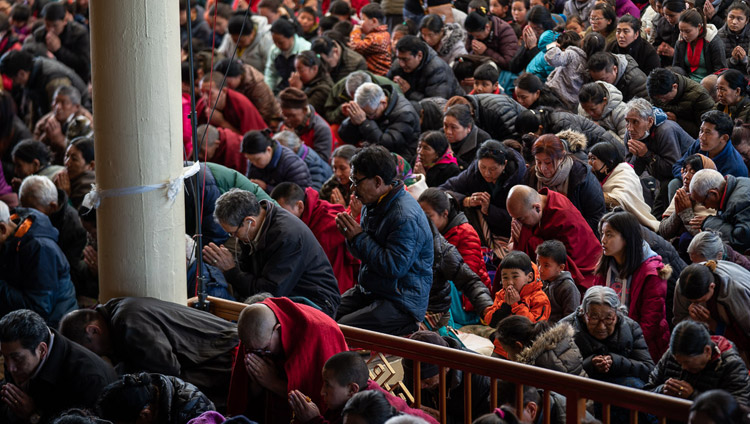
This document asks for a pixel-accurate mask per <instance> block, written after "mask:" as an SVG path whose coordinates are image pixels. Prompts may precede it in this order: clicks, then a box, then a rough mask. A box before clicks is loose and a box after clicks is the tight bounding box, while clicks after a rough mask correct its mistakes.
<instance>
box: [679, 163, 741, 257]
mask: <svg viewBox="0 0 750 424" xmlns="http://www.w3.org/2000/svg"><path fill="white" fill-rule="evenodd" d="M690 198H691V199H692V201H693V203H696V204H701V205H703V206H705V207H707V208H713V209H716V211H717V214H716V215H714V216H708V217H695V218H694V219H693V221H695V222H694V225H696V226H700V228H701V229H702V230H711V229H712V230H718V231H719V232H721V237H722V239H723V240H724V241H725V242H727V243H729V245H730V246H732V248H734V249H736V250H738V251H739V252H740V253H745V251H747V250H748V249H750V178H745V177H734V176H732V175H727V176H726V177H725V176H723V175H721V173H720V172H719V171H715V170H713V169H702V170H700V171H698V172H696V173H695V176H693V180H692V181H690ZM691 223H693V222H692V221H691Z"/></svg>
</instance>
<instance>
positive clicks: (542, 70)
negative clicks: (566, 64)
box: [522, 29, 560, 82]
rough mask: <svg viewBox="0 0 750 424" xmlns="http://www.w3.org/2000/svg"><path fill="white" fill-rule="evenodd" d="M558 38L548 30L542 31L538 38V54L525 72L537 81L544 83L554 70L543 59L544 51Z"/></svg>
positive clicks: (555, 33) (556, 34)
mask: <svg viewBox="0 0 750 424" xmlns="http://www.w3.org/2000/svg"><path fill="white" fill-rule="evenodd" d="M559 36H560V33H558V32H555V31H552V30H550V29H548V30H546V31H544V32H543V33H542V35H540V36H539V41H537V48H538V50H539V52H538V53H537V54H536V55H535V56H534V58H533V59H531V61H530V62H529V64H528V65H526V72H528V73H530V74H534V75H536V76H538V77H539V79H540V80H542V82H544V81H546V80H547V76H548V75H549V74H550V73H551V72H552V71H553V70H554V69H555V67H554V66H552V65H550V64H549V62H547V60H546V59H545V58H544V53H545V51H544V49H545V48H546V47H547V45H549V44H550V43H553V42H554V41H555V40H557V37H559ZM522 48H525V47H522Z"/></svg>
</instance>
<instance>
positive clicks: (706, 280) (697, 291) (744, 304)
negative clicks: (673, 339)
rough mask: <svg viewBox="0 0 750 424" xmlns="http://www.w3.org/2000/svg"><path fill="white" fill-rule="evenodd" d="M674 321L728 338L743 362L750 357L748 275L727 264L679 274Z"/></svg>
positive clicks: (712, 264) (709, 264)
mask: <svg viewBox="0 0 750 424" xmlns="http://www.w3.org/2000/svg"><path fill="white" fill-rule="evenodd" d="M677 288H678V290H677V293H675V302H674V321H675V322H676V323H677V322H680V321H684V320H687V319H692V320H693V321H699V322H701V323H704V324H706V325H707V326H708V329H709V330H710V331H711V332H712V333H713V334H715V335H720V336H724V337H726V338H728V339H729V340H731V341H732V342H734V344H735V345H736V346H737V350H738V351H739V352H740V353H741V354H742V355H743V356H744V357H745V360H747V355H748V354H750V313H748V305H750V271H747V270H746V269H744V268H742V267H741V266H739V265H737V264H735V263H733V262H728V261H715V260H709V261H708V262H705V263H697V264H692V265H689V266H688V267H687V268H685V269H684V270H683V271H682V274H680V281H679V282H678V283H677Z"/></svg>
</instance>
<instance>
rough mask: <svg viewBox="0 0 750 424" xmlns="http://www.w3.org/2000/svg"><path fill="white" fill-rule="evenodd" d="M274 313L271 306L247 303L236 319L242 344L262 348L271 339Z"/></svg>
mask: <svg viewBox="0 0 750 424" xmlns="http://www.w3.org/2000/svg"><path fill="white" fill-rule="evenodd" d="M277 322H278V321H277V320H276V315H275V314H274V313H273V311H272V310H271V308H269V307H268V306H266V305H264V304H262V303H256V304H254V305H249V306H247V307H246V308H245V309H243V310H242V312H241V313H240V318H239V320H237V333H238V334H239V336H240V340H241V341H242V344H244V345H245V346H246V347H248V348H251V349H263V348H265V347H266V344H267V343H268V341H269V340H270V339H271V335H272V334H273V329H274V327H275V326H276V323H277Z"/></svg>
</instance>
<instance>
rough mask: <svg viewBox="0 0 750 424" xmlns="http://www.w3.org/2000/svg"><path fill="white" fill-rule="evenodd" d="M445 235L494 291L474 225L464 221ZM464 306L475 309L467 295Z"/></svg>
mask: <svg viewBox="0 0 750 424" xmlns="http://www.w3.org/2000/svg"><path fill="white" fill-rule="evenodd" d="M449 225H450V224H449ZM443 237H445V239H446V240H448V243H450V244H452V245H454V246H456V249H457V250H458V253H460V254H461V257H462V258H463V259H464V262H466V265H469V268H471V270H472V271H474V273H475V274H477V275H478V276H479V278H480V279H481V280H482V283H484V285H485V286H487V288H488V289H490V292H492V282H491V281H490V276H489V274H488V273H487V265H486V264H485V263H484V256H483V255H482V243H481V242H480V241H479V234H477V231H476V230H475V229H474V227H472V226H471V224H469V223H468V222H463V223H461V224H458V225H455V226H453V227H451V228H449V229H448V230H447V231H446V232H445V234H443ZM492 294H494V293H492ZM463 307H464V310H466V311H472V310H474V305H472V304H471V302H469V300H468V299H467V298H466V297H463Z"/></svg>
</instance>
